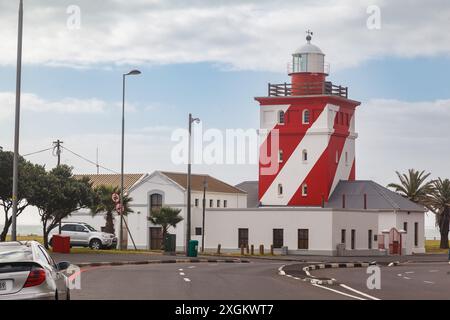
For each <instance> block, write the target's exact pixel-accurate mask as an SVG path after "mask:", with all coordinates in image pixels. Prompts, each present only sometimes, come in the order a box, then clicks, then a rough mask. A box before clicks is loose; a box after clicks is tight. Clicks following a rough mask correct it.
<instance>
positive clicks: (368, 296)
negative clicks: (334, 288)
mask: <svg viewBox="0 0 450 320" xmlns="http://www.w3.org/2000/svg"><path fill="white" fill-rule="evenodd" d="M340 286H341V287H343V288H345V289H347V290H350V291H353V292H355V293H357V294H360V295H362V296H364V297H366V298H369V299H372V300H380V299H378V298H375V297H373V296H371V295H368V294H367V293H364V292H361V291H358V290H356V289H353V288H352V287H349V286H346V285H345V284H341V285H340Z"/></svg>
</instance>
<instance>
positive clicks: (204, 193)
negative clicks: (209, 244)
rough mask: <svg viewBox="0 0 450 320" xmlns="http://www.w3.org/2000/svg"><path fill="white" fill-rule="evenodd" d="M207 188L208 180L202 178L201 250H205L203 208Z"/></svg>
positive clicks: (204, 206)
mask: <svg viewBox="0 0 450 320" xmlns="http://www.w3.org/2000/svg"><path fill="white" fill-rule="evenodd" d="M207 188H208V181H207V180H206V177H205V179H204V180H203V208H202V210H203V212H202V252H205V210H206V189H207Z"/></svg>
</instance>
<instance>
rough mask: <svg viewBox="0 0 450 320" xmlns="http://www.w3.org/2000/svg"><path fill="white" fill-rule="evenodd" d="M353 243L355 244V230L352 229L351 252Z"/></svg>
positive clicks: (353, 246) (353, 247)
mask: <svg viewBox="0 0 450 320" xmlns="http://www.w3.org/2000/svg"><path fill="white" fill-rule="evenodd" d="M355 242H356V230H355V229H352V243H351V248H352V250H355Z"/></svg>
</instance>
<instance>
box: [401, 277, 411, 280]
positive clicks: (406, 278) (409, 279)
mask: <svg viewBox="0 0 450 320" xmlns="http://www.w3.org/2000/svg"><path fill="white" fill-rule="evenodd" d="M403 279H406V280H411V278H408V277H403Z"/></svg>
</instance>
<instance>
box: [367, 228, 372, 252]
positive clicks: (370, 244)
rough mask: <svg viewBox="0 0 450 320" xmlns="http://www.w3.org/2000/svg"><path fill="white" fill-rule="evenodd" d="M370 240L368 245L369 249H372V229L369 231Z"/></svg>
mask: <svg viewBox="0 0 450 320" xmlns="http://www.w3.org/2000/svg"><path fill="white" fill-rule="evenodd" d="M368 240H369V242H368V245H367V247H368V248H369V249H372V230H369V232H368Z"/></svg>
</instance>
